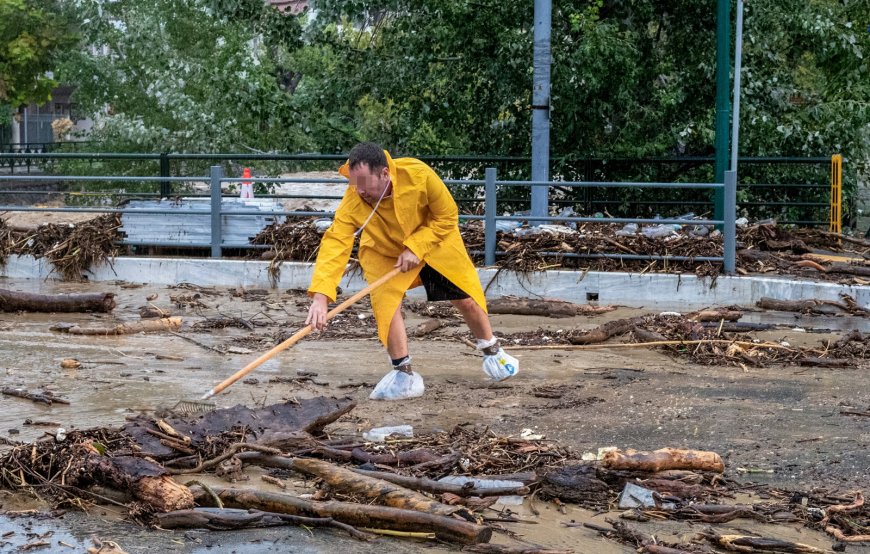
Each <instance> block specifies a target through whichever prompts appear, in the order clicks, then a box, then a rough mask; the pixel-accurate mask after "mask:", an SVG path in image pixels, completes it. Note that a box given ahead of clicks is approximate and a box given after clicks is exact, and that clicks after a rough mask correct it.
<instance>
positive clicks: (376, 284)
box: [202, 267, 402, 400]
mask: <svg viewBox="0 0 870 554" xmlns="http://www.w3.org/2000/svg"><path fill="white" fill-rule="evenodd" d="M401 271H402V270H401V268H398V267H396V268H393V269H392V270H390V272H389V273H387V274H386V275H384V276H383V277H381V278H380V279H378V280H377V281H375V282H374V283H372V284H371V285H369V286H367V287H366V288H364V289H362V290H361V291H359V292H358V293H356V294H354V295H353V296H351V297H350V298H348V299H347V300H345V301H344V302H342V303H341V304H339V305H338V306H336V307H334V308H333V309H331V310H329V313H327V314H326V320H327V321H329V320H330V319H332V318H333V317H335V316H336V315H338V314H340V313H341V312H343V311H344V310H345V309H347V307H348V306H350V305H351V304H354V303H355V302H356V301H357V300H359V299H360V298H362V297H363V296H365V295H367V294H369V293H370V292H372V291H373V290H375V289H376V288H378V287H379V286H381V285H383V284H384V283H386V282H387V281H389V280H390V279H392V278H393V277H395V276H396V275H398V274H399V272H401ZM313 330H314V327H312V326H311V325H306V326H305V327H303V328H302V329H300V330H299V331H297V332H296V333H295V334H294V335H293V336H292V337H290V338H289V339H287V340H285V341H284V342H282V343H281V344H279V345H278V346H276V347H274V348H272V350H269V351H268V352H266V353H265V354H263V355H262V356H260V357H259V358H257V359H256V360H254V361H253V362H251V363H249V364H248V365H246V366H245V367H243V368H242V369H240V370H238V371H237V372H235V373H234V374H232V375H230V376H229V377H227V378H226V379H224V380H223V381H222V382H221V383H220V384H219V385H217V386H216V387H215V388H213V389H211V390H210V391H208V392H207V393H205V394H204V395H203V396H202V400H206V399H208V398H211V397H212V396H214V395H216V394H219V393H220V392H222V391H223V390H224V389H226V388H227V387H229V386H230V385H232V384H233V383H235V382H236V381H238V380H239V379H241V378H242V377H244V376H245V375H247V374H248V373H250V372H252V371H254V370H255V369H256V368H258V367H260V366H261V365H262V364H263V363H264V362H266V361H268V360H271V359H272V358H274V357H275V356H277V355H278V354H279V353H280V352H282V351H284V350H286V349H288V348H290V347H291V346H293V345H294V344H296V343H297V342H299V340H300V339H302V338H304V337H306V336H308V335H309V334H310V333H311V331H313Z"/></svg>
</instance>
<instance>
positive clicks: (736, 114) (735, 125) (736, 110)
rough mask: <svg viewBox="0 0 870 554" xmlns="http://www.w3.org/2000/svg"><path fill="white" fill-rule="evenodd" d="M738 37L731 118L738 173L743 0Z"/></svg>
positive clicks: (734, 167) (733, 164) (739, 1)
mask: <svg viewBox="0 0 870 554" xmlns="http://www.w3.org/2000/svg"><path fill="white" fill-rule="evenodd" d="M736 27H737V28H736V33H737V37H736V38H735V39H734V100H733V106H734V107H733V109H732V114H733V115H732V116H731V171H733V172H734V173H737V150H738V147H737V145H738V144H739V140H738V138H739V135H740V68H741V66H742V63H741V62H742V59H741V58H742V57H743V0H737V25H736Z"/></svg>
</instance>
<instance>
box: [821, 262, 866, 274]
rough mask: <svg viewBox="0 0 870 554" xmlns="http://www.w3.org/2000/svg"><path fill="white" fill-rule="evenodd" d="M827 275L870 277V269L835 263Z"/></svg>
mask: <svg viewBox="0 0 870 554" xmlns="http://www.w3.org/2000/svg"><path fill="white" fill-rule="evenodd" d="M827 273H845V274H847V275H858V276H860V277H870V267H863V266H860V265H853V264H847V263H835V264H831V266H830V267H829V268H828V269H827Z"/></svg>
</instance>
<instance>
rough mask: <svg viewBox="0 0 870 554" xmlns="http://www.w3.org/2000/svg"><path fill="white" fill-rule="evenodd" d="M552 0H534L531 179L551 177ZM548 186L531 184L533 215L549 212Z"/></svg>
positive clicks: (546, 179) (537, 179)
mask: <svg viewBox="0 0 870 554" xmlns="http://www.w3.org/2000/svg"><path fill="white" fill-rule="evenodd" d="M552 14H553V2H552V0H535V47H534V54H533V60H534V70H535V72H534V77H533V84H532V181H549V180H550V62H551V56H550V28H551V21H552ZM548 204H549V187H547V186H534V185H533V186H532V215H533V216H545V217H546V216H547V215H548V213H549V212H548V209H547V208H548Z"/></svg>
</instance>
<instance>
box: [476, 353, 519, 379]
mask: <svg viewBox="0 0 870 554" xmlns="http://www.w3.org/2000/svg"><path fill="white" fill-rule="evenodd" d="M519 370H520V362H519V360H517V359H516V358H514V357H513V356H511V355H510V354H508V353H507V352H505V351H504V349H503V348H499V349H498V352H496V353H495V354H493V355H492V356H484V357H483V372H484V373H486V374H487V375H489V376H490V378H491V379H493V380H495V381H504V380H505V379H508V378H510V377H513V376H514V375H516V374H517V372H518V371H519Z"/></svg>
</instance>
